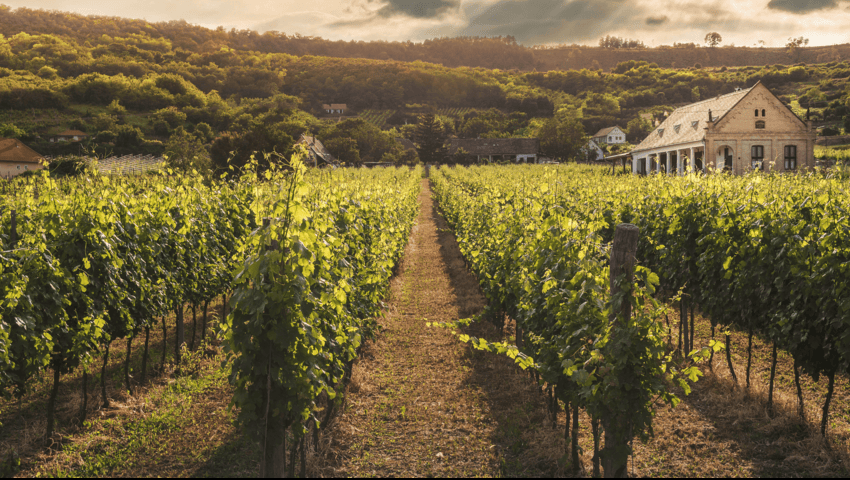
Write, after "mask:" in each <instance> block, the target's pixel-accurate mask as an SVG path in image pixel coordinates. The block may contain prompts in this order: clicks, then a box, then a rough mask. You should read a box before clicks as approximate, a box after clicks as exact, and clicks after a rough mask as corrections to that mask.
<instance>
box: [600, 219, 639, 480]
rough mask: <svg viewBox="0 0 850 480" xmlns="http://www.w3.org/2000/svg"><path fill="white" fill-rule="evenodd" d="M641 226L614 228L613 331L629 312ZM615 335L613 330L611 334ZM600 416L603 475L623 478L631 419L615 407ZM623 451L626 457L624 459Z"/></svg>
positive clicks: (623, 376)
mask: <svg viewBox="0 0 850 480" xmlns="http://www.w3.org/2000/svg"><path fill="white" fill-rule="evenodd" d="M639 238H640V229H638V227H636V226H634V225H632V224H629V223H621V224H619V225H617V229H616V230H615V231H614V241H613V242H612V245H611V257H610V258H611V260H610V272H611V273H610V275H611V277H610V279H609V285H610V289H611V303H612V305H611V315H610V316H609V318H608V323H609V324H610V325H611V327H612V330H617V329H618V328H622V327H624V326H626V325H627V324H628V321H629V319H630V318H631V314H632V302H631V295H632V292H631V289H632V282H633V281H634V271H635V254H636V253H637V246H638V240H639ZM612 335H615V333H612ZM628 370H630V369H628V368H627V369H626V370H624V371H622V372H620V373H619V375H620V381H621V383H622V384H627V383H628V382H629V380H631V377H632V374H631V372H629V371H628ZM606 410H607V411H605V412H604V413H603V414H602V415H600V417H601V418H600V420H601V421H602V430H603V431H604V435H605V448H604V450H603V452H601V453H602V459H601V460H602V468H603V471H604V475H605V477H606V478H623V477H625V476H626V475H627V473H628V472H627V467H628V456H629V455H630V454H631V449H630V448H629V442H630V441H631V438H632V431H633V426H632V425H633V424H632V419H631V418H628V416H626V415H623V414H622V413H621V412H618V411H616V410H613V411H612V410H608V409H606ZM623 453H625V459H623Z"/></svg>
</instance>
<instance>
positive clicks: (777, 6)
mask: <svg viewBox="0 0 850 480" xmlns="http://www.w3.org/2000/svg"><path fill="white" fill-rule="evenodd" d="M837 7H838V0H770V3H768V4H767V8H770V9H773V10H782V11H784V12H791V13H798V14H805V13H811V12H815V11H818V10H832V9H834V8H837Z"/></svg>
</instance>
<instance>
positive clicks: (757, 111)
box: [756, 108, 759, 117]
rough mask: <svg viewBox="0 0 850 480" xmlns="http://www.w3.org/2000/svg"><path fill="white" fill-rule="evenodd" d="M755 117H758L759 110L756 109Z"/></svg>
mask: <svg viewBox="0 0 850 480" xmlns="http://www.w3.org/2000/svg"><path fill="white" fill-rule="evenodd" d="M756 116H757V117H758V116H759V109H758V108H757V109H756Z"/></svg>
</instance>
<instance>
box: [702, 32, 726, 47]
mask: <svg viewBox="0 0 850 480" xmlns="http://www.w3.org/2000/svg"><path fill="white" fill-rule="evenodd" d="M722 41H723V37H721V36H720V34H719V33H717V32H709V33H707V34H706V35H705V43H706V44H707V45H708V46H709V47H711V48H714V47H716V46H718V45H720V42H722Z"/></svg>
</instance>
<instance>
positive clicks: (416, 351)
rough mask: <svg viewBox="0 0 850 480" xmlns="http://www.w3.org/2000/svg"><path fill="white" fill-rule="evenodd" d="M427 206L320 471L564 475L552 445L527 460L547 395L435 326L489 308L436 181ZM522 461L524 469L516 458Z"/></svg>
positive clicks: (424, 198)
mask: <svg viewBox="0 0 850 480" xmlns="http://www.w3.org/2000/svg"><path fill="white" fill-rule="evenodd" d="M419 200H420V202H421V213H420V217H419V219H418V222H417V224H416V225H415V226H414V227H413V231H412V235H411V239H410V242H409V245H408V247H407V250H406V252H405V256H404V259H403V264H402V266H401V268H400V271H399V274H398V275H396V277H395V278H394V280H393V282H392V285H391V296H390V305H389V312H388V315H387V317H386V318H384V319H383V320H382V321H381V324H382V327H383V331H382V332H381V334H380V335H379V338H378V340H376V341H375V342H374V343H370V344H369V345H368V346H367V347H366V348H365V349H364V354H363V356H362V358H361V359H360V360H359V361H358V363H357V364H356V365H355V367H354V372H353V375H352V382H351V385H350V387H349V391H348V395H349V396H348V398H347V402H346V406H345V410H344V412H343V413H342V414H340V415H339V416H337V418H335V419H334V420H333V422H332V424H331V425H329V429H328V431H327V432H326V434H325V435H324V436H323V438H324V439H325V441H326V442H327V443H326V446H325V449H323V450H326V451H325V452H324V455H322V456H323V457H324V459H323V460H320V463H321V464H322V465H321V466H319V465H316V467H317V468H318V470H319V472H316V473H320V474H321V475H322V476H326V477H327V476H464V477H468V476H501V475H504V474H506V473H511V472H513V473H517V474H519V473H525V474H532V475H535V474H536V475H540V474H547V473H548V474H550V475H551V474H553V473H556V471H555V470H552V468H555V467H556V466H557V464H558V458H557V453H551V452H553V451H554V449H553V448H551V446H550V447H547V448H546V449H544V450H545V451H547V452H549V453H548V454H544V457H548V458H539V459H538V458H537V457H539V456H540V455H539V453H538V454H535V455H530V456H529V455H528V453H529V452H528V448H529V447H531V446H533V442H534V440H531V441H524V440H522V439H521V437H522V436H523V435H521V434H520V432H522V433H523V434H524V433H526V432H527V433H531V432H533V431H534V430H536V429H538V428H539V427H538V426H537V425H540V424H542V423H544V422H542V421H541V420H542V419H541V418H540V412H543V411H544V410H543V404H542V397H541V396H540V395H539V394H537V393H536V392H535V388H534V386H533V384H532V383H531V382H529V381H528V377H527V376H525V375H524V374H522V373H520V372H518V371H517V369H516V368H515V367H514V366H513V365H511V364H510V363H509V362H502V361H499V360H500V359H498V358H494V357H493V356H492V355H487V356H485V355H483V354H480V353H479V352H471V351H469V349H468V348H467V347H466V346H465V345H463V344H461V343H460V342H459V341H458V340H457V339H456V338H455V337H454V336H452V335H451V333H450V332H447V331H444V330H441V329H435V328H429V327H427V326H426V322H429V321H432V322H433V321H437V322H439V321H449V320H454V319H457V318H465V317H469V316H471V315H474V314H476V313H478V312H479V311H480V310H481V309H483V308H484V305H485V301H484V298H483V296H482V295H481V293H480V290H479V289H478V282H477V280H476V279H475V278H474V277H473V276H472V275H471V274H470V273H469V272H468V270H467V269H466V267H465V265H464V262H463V259H462V258H461V256H460V252H459V250H458V248H457V243H456V242H455V239H454V236H453V235H452V234H451V232H448V230H447V225H446V224H445V220H444V219H443V218H442V217H441V216H440V215H439V213H438V212H437V210H436V208H435V205H434V202H433V200H432V198H431V190H430V187H429V185H428V181H427V180H423V184H422V194H421V195H420V197H419ZM494 331H495V329H494ZM491 333H494V332H491ZM495 333H498V332H495ZM544 415H545V414H544ZM553 435H554V433H553ZM536 438H540V439H541V440H542V439H543V437H542V436H540V435H537V436H536ZM520 455H522V456H523V460H524V461H523V462H522V465H520V464H519V463H517V462H516V461H515V459H516V458H517V457H518V456H520ZM538 460H539V461H538ZM529 465H530V466H529ZM529 468H531V470H532V471H528V469H529ZM539 468H542V470H540V469H539Z"/></svg>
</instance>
